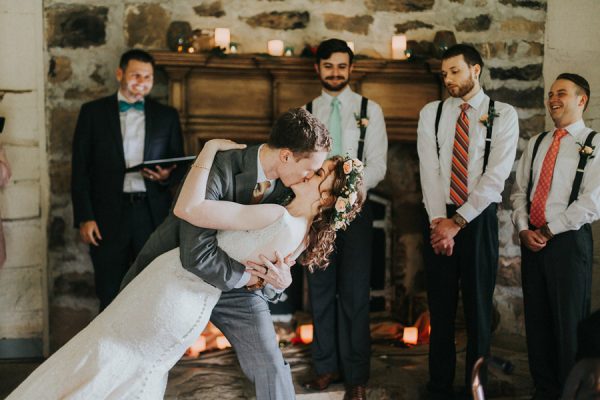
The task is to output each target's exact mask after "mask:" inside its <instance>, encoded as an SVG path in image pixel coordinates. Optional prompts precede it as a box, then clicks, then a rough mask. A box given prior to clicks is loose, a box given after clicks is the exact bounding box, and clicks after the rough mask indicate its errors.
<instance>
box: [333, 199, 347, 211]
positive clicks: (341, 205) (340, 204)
mask: <svg viewBox="0 0 600 400" xmlns="http://www.w3.org/2000/svg"><path fill="white" fill-rule="evenodd" d="M335 210H336V211H337V212H342V211H346V200H345V199H342V198H338V199H337V201H336V202H335Z"/></svg>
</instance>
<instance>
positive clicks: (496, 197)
mask: <svg viewBox="0 0 600 400" xmlns="http://www.w3.org/2000/svg"><path fill="white" fill-rule="evenodd" d="M463 103H464V101H463V100H462V99H461V98H455V97H450V98H448V99H447V100H446V101H444V105H443V107H442V115H441V117H440V123H439V128H438V143H439V146H440V155H439V158H438V155H437V150H436V143H435V116H436V112H437V108H438V105H439V101H434V102H431V103H429V104H427V105H426V106H425V107H423V109H422V110H421V113H420V116H419V126H418V129H417V150H418V153H419V165H420V174H421V187H422V188H423V203H424V205H425V209H426V210H427V214H428V215H429V219H430V221H431V220H433V219H436V218H447V216H446V204H453V203H452V201H451V200H450V175H451V172H452V151H453V148H454V134H455V130H456V120H457V119H458V117H459V115H460V112H461V109H460V105H461V104H463ZM467 103H469V105H470V106H471V107H470V108H469V109H468V110H467V116H468V117H469V165H468V175H469V176H468V186H469V187H468V189H469V197H468V199H467V201H466V202H465V203H464V204H463V205H462V206H460V207H459V208H458V209H457V212H458V213H459V214H460V215H461V216H462V217H463V218H464V219H466V220H467V221H468V222H470V221H472V220H473V219H474V218H476V217H477V216H478V215H479V214H481V212H482V211H483V210H485V209H486V208H487V207H488V206H489V205H490V204H491V203H499V202H500V201H502V195H501V193H502V190H503V189H504V181H505V180H506V178H508V175H509V174H510V171H511V169H512V165H513V163H514V161H515V155H516V151H517V142H518V139H519V120H518V116H517V112H516V111H515V109H514V108H513V107H512V106H511V105H509V104H506V103H502V102H499V101H496V102H495V103H494V108H495V110H496V113H498V114H499V116H498V117H496V119H495V120H494V127H493V130H492V143H491V147H490V154H489V159H488V164H487V168H486V171H485V173H484V174H482V169H483V157H484V152H485V138H486V134H487V129H486V127H485V125H483V123H482V122H480V119H481V117H482V116H484V115H487V113H488V106H489V97H488V96H487V95H486V94H485V93H484V92H483V89H482V90H480V91H479V92H478V93H477V94H476V95H475V96H473V97H472V98H471V99H470V100H469V101H468V102H467Z"/></svg>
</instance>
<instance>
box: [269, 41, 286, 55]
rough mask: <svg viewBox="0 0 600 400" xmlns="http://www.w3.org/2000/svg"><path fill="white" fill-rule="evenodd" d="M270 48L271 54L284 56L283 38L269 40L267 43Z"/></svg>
mask: <svg viewBox="0 0 600 400" xmlns="http://www.w3.org/2000/svg"><path fill="white" fill-rule="evenodd" d="M267 48H268V49H269V55H271V56H282V55H283V40H278V39H274V40H269V42H268V43H267Z"/></svg>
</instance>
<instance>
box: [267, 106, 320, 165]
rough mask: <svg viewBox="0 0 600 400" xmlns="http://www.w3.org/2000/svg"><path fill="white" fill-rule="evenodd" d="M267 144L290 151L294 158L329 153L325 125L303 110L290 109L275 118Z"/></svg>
mask: <svg viewBox="0 0 600 400" xmlns="http://www.w3.org/2000/svg"><path fill="white" fill-rule="evenodd" d="M267 144H268V145H269V147H272V148H275V149H284V148H285V149H290V151H291V152H292V153H294V155H295V156H297V157H298V156H299V157H304V156H305V155H306V154H307V153H314V152H316V151H329V150H330V149H331V138H330V137H329V131H328V130H327V128H326V127H325V125H323V123H322V122H321V121H319V120H318V119H317V118H316V117H315V116H314V115H312V114H311V113H309V112H308V111H306V110H305V109H303V108H292V109H290V110H288V111H287V112H285V113H283V114H282V115H281V116H280V117H279V118H277V120H276V121H275V124H274V125H273V129H271V134H270V135H269V141H268V142H267Z"/></svg>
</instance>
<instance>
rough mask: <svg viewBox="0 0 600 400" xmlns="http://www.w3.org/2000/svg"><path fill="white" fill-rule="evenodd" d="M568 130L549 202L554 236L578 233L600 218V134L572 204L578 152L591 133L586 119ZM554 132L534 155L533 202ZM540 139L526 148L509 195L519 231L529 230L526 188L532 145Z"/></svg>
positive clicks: (562, 145) (595, 139)
mask: <svg viewBox="0 0 600 400" xmlns="http://www.w3.org/2000/svg"><path fill="white" fill-rule="evenodd" d="M565 129H566V130H567V131H568V132H569V134H568V135H566V136H565V137H563V138H562V139H561V141H560V148H559V150H558V156H557V157H556V164H555V166H554V173H553V176H552V184H551V186H550V192H549V193H548V199H547V201H546V221H547V222H548V228H549V229H550V232H552V233H553V234H555V235H557V234H559V233H563V232H566V231H569V230H577V229H579V228H581V226H582V225H584V224H587V223H591V222H593V221H596V220H597V219H599V218H600V157H599V156H598V148H599V145H600V135H596V137H594V141H593V143H592V145H593V146H596V148H595V149H594V153H593V158H588V160H587V164H586V166H585V170H584V173H583V180H582V181H581V187H580V188H579V197H578V198H577V200H575V201H574V202H573V203H572V204H571V205H569V197H570V195H571V189H572V188H573V180H574V179H575V173H576V171H577V165H578V164H579V150H580V148H581V144H583V143H584V142H585V140H586V138H587V135H588V134H589V133H590V132H591V131H592V130H591V129H590V128H587V127H586V126H585V124H584V122H583V120H579V121H577V122H575V123H574V124H571V125H569V126H567V127H565ZM555 130H556V128H555V129H552V130H551V131H550V132H548V134H546V136H545V137H544V139H543V140H542V142H541V143H540V146H539V148H538V151H537V154H536V156H535V160H534V162H533V186H532V188H531V197H530V201H532V200H533V196H534V194H535V190H536V188H537V184H538V181H539V178H540V172H541V169H542V164H543V162H544V158H545V157H546V153H547V151H548V148H549V147H550V144H551V143H552V137H553V134H554V131H555ZM538 136H539V135H537V136H535V137H533V138H531V139H530V140H529V143H528V145H527V149H526V151H525V152H524V153H523V156H522V157H521V160H520V161H519V166H518V168H517V175H516V182H515V184H514V186H513V191H512V194H511V196H510V199H511V201H512V205H513V215H512V220H513V223H514V224H515V226H516V227H517V229H518V231H519V232H521V231H523V230H526V229H529V213H528V212H527V185H528V184H529V168H530V167H531V157H532V155H533V146H534V145H535V141H536V139H537V137H538Z"/></svg>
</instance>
